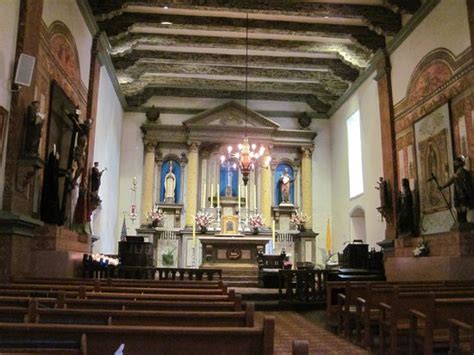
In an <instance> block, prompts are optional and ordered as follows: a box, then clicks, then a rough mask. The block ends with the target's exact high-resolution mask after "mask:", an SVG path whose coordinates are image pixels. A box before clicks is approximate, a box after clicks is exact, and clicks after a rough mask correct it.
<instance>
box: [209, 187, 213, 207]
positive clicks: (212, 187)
mask: <svg viewBox="0 0 474 355" xmlns="http://www.w3.org/2000/svg"><path fill="white" fill-rule="evenodd" d="M213 202H214V184H211V206H210V207H211V208H212V207H214V204H213Z"/></svg>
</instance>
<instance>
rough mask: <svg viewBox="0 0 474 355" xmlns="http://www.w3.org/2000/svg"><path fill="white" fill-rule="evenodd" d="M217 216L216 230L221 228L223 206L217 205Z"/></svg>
mask: <svg viewBox="0 0 474 355" xmlns="http://www.w3.org/2000/svg"><path fill="white" fill-rule="evenodd" d="M216 212H217V218H216V229H215V230H216V231H220V230H221V206H217V207H216Z"/></svg>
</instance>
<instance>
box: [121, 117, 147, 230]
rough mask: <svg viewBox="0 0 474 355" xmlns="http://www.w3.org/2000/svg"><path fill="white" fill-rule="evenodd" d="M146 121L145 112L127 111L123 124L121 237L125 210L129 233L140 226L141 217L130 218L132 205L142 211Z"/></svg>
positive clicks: (138, 212) (138, 211)
mask: <svg viewBox="0 0 474 355" xmlns="http://www.w3.org/2000/svg"><path fill="white" fill-rule="evenodd" d="M144 122H145V116H144V115H143V113H135V112H126V113H125V114H124V119H123V126H122V145H121V150H120V182H119V190H120V195H119V200H118V214H119V218H118V221H117V228H116V231H117V232H116V234H117V238H119V237H120V231H121V229H122V222H123V217H124V212H125V213H126V224H127V233H128V235H136V231H135V229H136V228H138V227H140V217H138V218H137V219H136V220H135V222H133V221H132V220H131V219H130V216H129V212H130V206H131V204H132V203H134V204H135V205H136V206H137V214H138V216H140V212H141V192H142V177H143V158H144V156H143V140H142V133H141V131H140V126H141V125H142V124H143V123H144ZM134 177H136V178H137V190H136V194H135V195H136V199H135V200H134V193H133V191H132V190H131V187H132V182H133V178H134Z"/></svg>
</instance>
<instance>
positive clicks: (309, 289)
mask: <svg viewBox="0 0 474 355" xmlns="http://www.w3.org/2000/svg"><path fill="white" fill-rule="evenodd" d="M278 273H279V290H278V293H279V300H280V302H281V303H293V304H294V303H299V304H307V305H311V304H314V305H317V304H324V303H325V302H326V279H327V271H326V270H279V271H278Z"/></svg>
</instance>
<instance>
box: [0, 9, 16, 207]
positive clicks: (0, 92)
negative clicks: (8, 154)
mask: <svg viewBox="0 0 474 355" xmlns="http://www.w3.org/2000/svg"><path fill="white" fill-rule="evenodd" d="M19 10H20V0H2V1H0V43H1V46H0V106H3V107H4V108H5V109H6V110H7V111H10V100H11V92H10V91H9V89H10V87H11V83H12V81H13V76H14V73H13V69H14V62H15V50H16V37H17V32H18V18H19ZM6 125H7V126H6V127H5V130H6V131H5V132H8V122H7V123H6ZM5 138H7V134H6V133H5ZM6 147H7V139H5V141H4V142H3V152H4V153H3V157H2V160H1V161H0V186H2V188H0V206H1V205H2V203H3V186H4V179H5V159H4V157H5V149H6Z"/></svg>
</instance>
